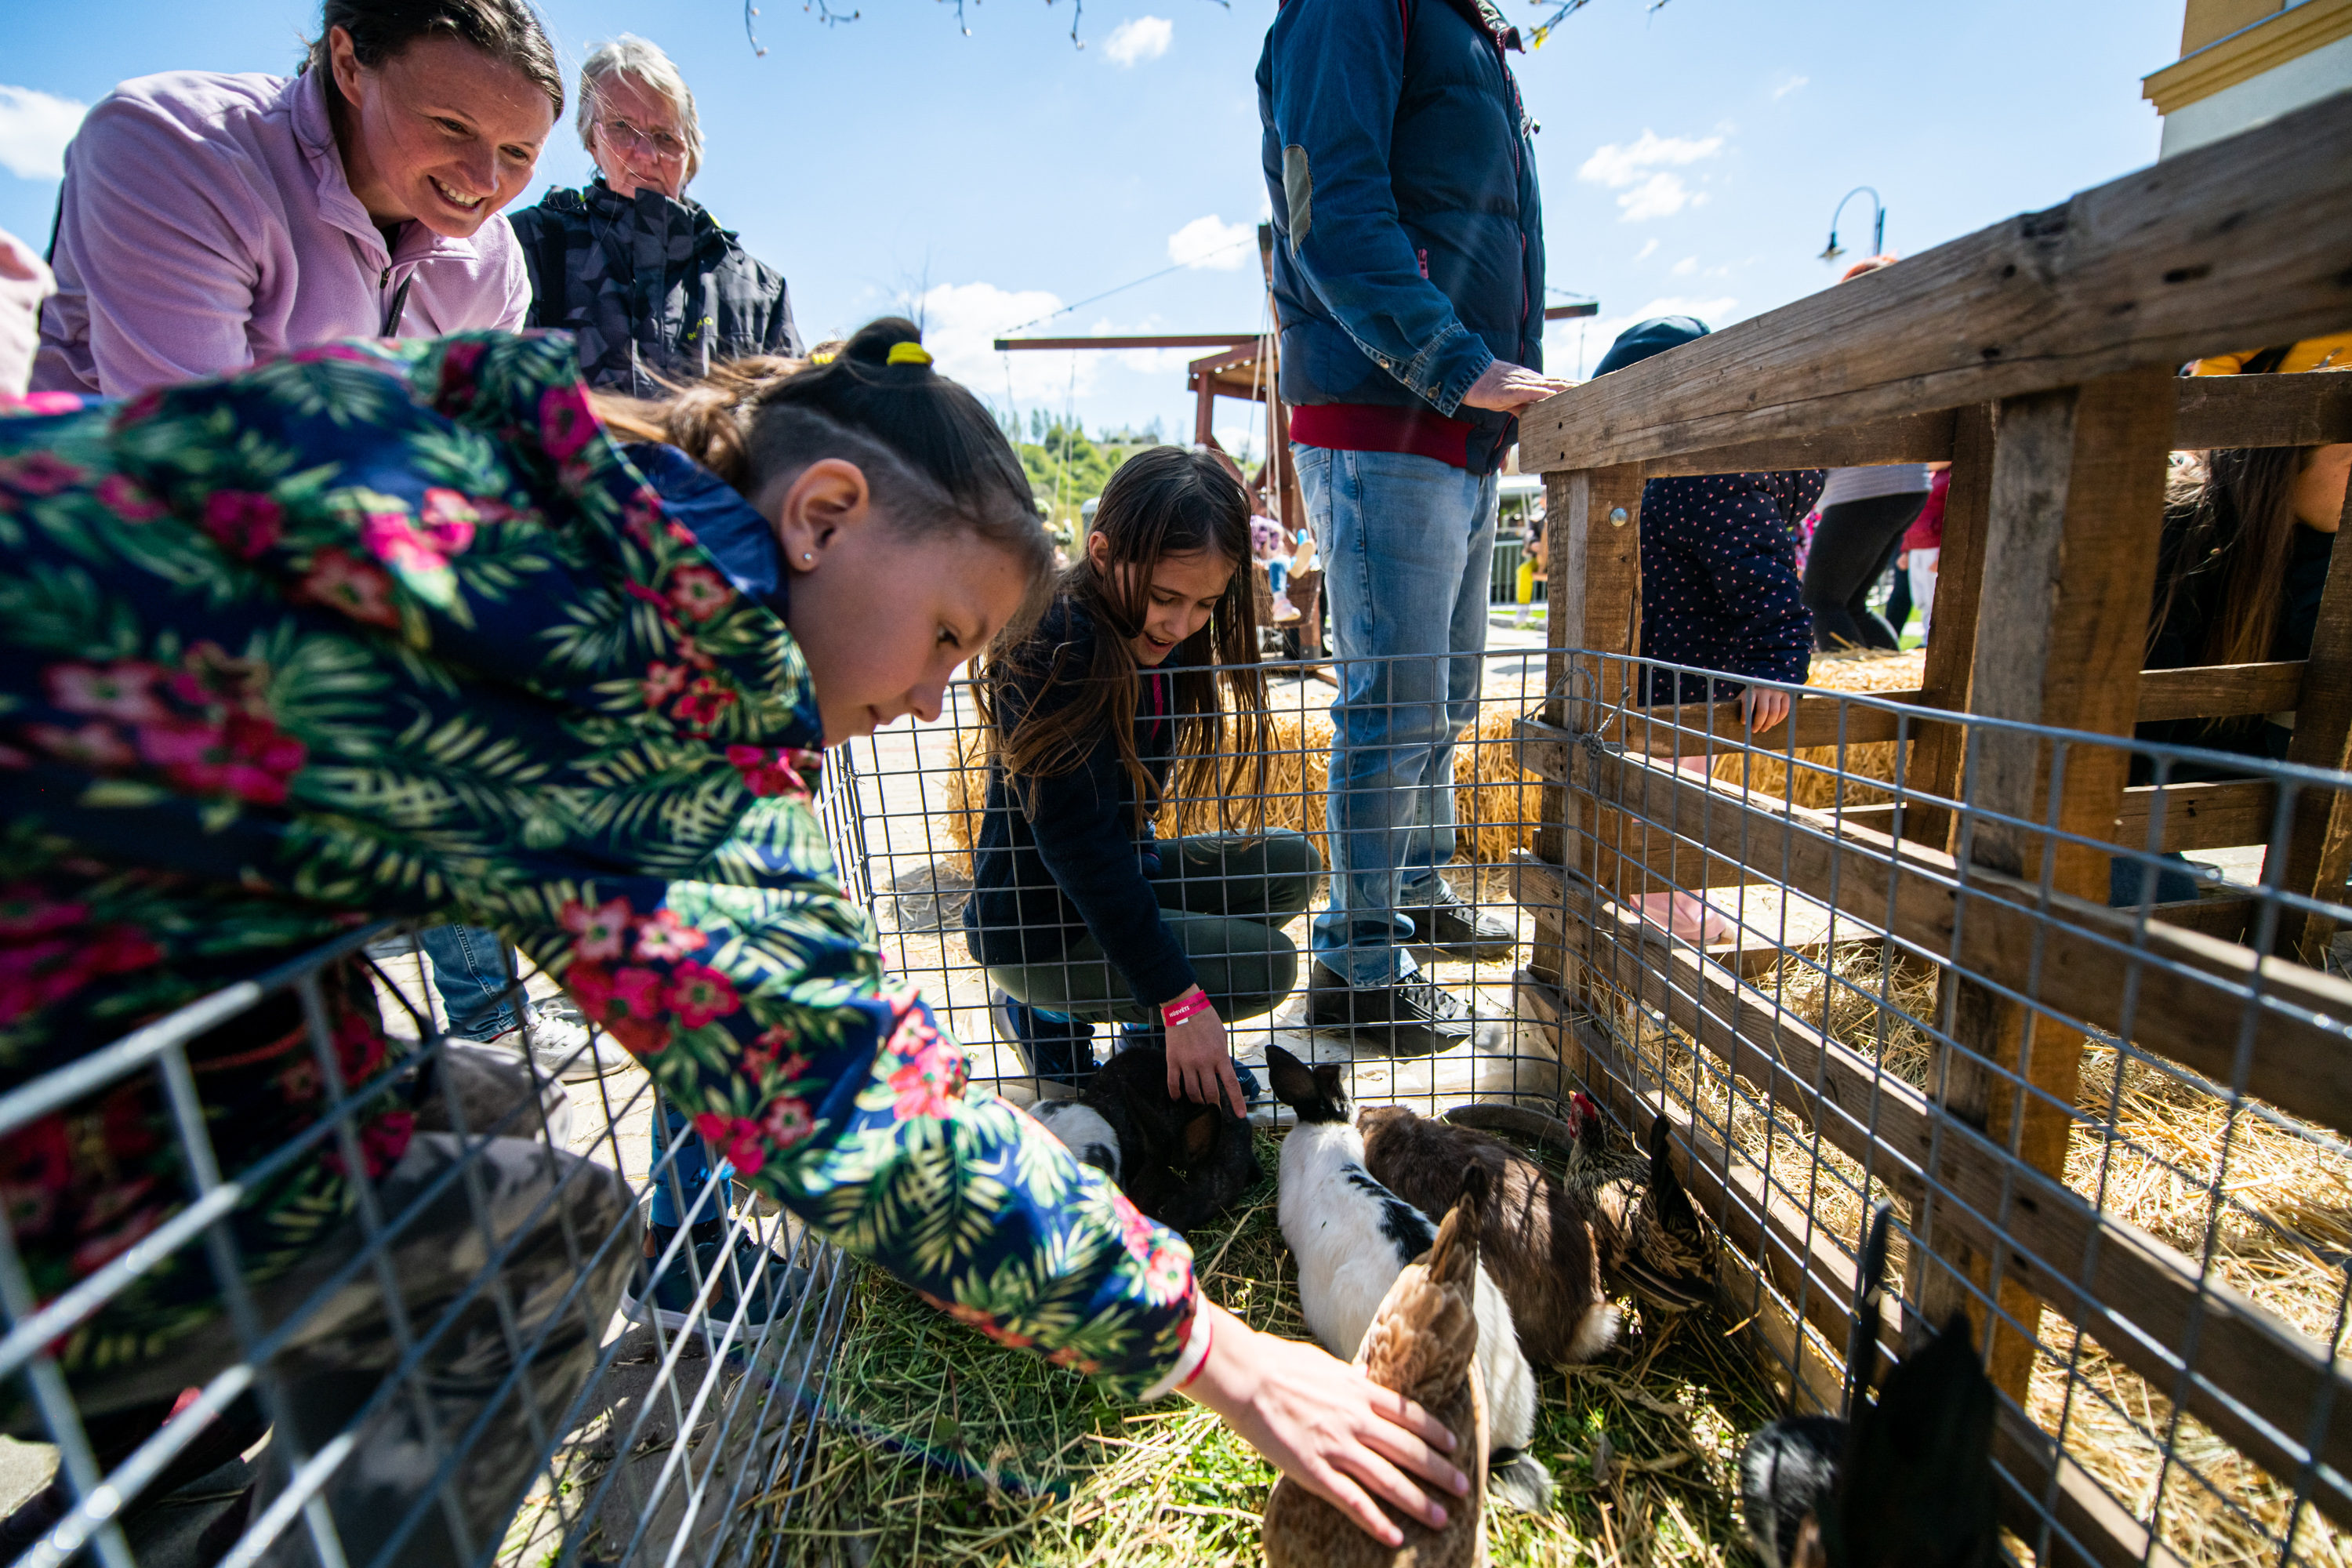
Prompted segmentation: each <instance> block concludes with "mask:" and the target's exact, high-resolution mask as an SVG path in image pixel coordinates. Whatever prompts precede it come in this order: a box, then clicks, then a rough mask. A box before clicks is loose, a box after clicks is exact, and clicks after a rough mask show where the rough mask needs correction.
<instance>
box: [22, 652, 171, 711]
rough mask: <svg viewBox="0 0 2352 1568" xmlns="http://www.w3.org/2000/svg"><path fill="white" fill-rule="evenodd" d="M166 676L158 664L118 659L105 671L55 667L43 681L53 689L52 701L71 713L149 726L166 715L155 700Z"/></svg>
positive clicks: (77, 666) (46, 672) (91, 666)
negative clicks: (160, 684) (158, 682)
mask: <svg viewBox="0 0 2352 1568" xmlns="http://www.w3.org/2000/svg"><path fill="white" fill-rule="evenodd" d="M162 675H163V670H162V669H161V668H158V667H157V666H155V665H152V664H147V663H144V662H142V661H139V660H136V659H118V660H116V661H115V662H114V663H112V664H110V665H107V666H105V667H103V668H100V666H98V665H94V664H53V665H51V666H49V668H47V669H45V670H43V671H42V672H41V678H42V680H43V682H44V683H45V684H47V687H48V689H49V700H50V701H51V702H54V703H56V704H57V705H58V707H60V708H62V709H64V710H66V711H67V712H68V713H91V714H95V715H97V716H98V717H99V718H101V719H113V720H116V721H120V722H121V723H125V724H146V723H152V721H155V720H158V719H162V718H164V717H165V716H166V715H165V713H164V710H163V704H162V703H160V702H158V701H156V700H155V682H156V680H157V679H159V678H160V677H161V676H162Z"/></svg>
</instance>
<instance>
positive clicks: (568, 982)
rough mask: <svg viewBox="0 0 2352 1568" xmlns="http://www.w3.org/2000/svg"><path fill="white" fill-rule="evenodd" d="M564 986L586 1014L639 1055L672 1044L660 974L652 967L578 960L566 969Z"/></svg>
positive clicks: (648, 1053) (651, 1052) (657, 1051)
mask: <svg viewBox="0 0 2352 1568" xmlns="http://www.w3.org/2000/svg"><path fill="white" fill-rule="evenodd" d="M563 988H564V989H565V990H566V991H569V992H570V993H572V1000H573V1001H575V1002H577V1003H579V1004H580V1011H581V1013H582V1014H583V1016H586V1017H588V1018H589V1019H591V1020H593V1021H594V1022H596V1023H599V1024H602V1025H604V1027H605V1028H606V1029H607V1030H609V1031H611V1033H612V1036H613V1037H614V1039H616V1040H618V1041H620V1042H621V1044H622V1045H624V1046H625V1047H628V1049H629V1050H631V1051H633V1052H635V1054H636V1055H638V1056H641V1057H649V1056H654V1055H657V1054H658V1053H659V1052H660V1051H661V1050H662V1049H663V1048H664V1047H667V1045H668V1044H669V1040H670V1028H669V1026H668V1025H667V1024H666V1023H664V1022H662V1020H661V1016H660V1012H661V1008H660V1003H661V976H659V975H657V974H656V973H654V972H653V971H652V970H650V969H638V968H635V967H631V968H626V969H622V970H619V971H617V972H615V971H613V970H609V969H606V968H605V967H604V965H603V964H601V963H573V964H572V967H571V968H570V969H567V970H565V971H564V973H563Z"/></svg>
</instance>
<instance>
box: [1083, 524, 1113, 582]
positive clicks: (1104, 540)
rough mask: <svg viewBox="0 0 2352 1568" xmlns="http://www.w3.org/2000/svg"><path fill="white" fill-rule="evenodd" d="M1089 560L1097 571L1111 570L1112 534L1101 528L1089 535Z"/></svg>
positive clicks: (1105, 572) (1107, 571)
mask: <svg viewBox="0 0 2352 1568" xmlns="http://www.w3.org/2000/svg"><path fill="white" fill-rule="evenodd" d="M1087 563H1088V564H1090V565H1092V566H1093V567H1094V569H1095V570H1096V571H1097V572H1100V573H1103V574H1108V573H1109V571H1110V536H1109V535H1108V534H1107V533H1104V532H1103V531H1101V530H1099V529H1097V530H1096V531H1094V532H1092V533H1089V534H1087Z"/></svg>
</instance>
